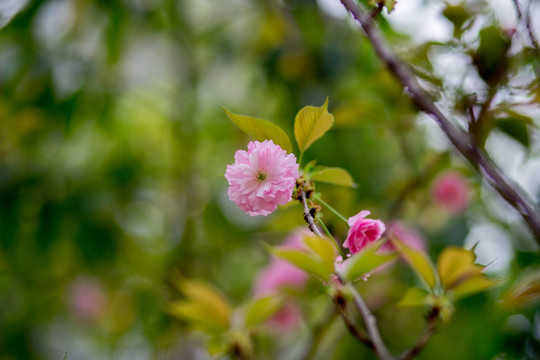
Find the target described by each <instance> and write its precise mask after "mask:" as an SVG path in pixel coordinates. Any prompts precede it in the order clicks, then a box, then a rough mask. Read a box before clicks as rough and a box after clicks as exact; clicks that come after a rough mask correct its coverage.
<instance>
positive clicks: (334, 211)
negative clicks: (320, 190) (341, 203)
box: [314, 194, 348, 224]
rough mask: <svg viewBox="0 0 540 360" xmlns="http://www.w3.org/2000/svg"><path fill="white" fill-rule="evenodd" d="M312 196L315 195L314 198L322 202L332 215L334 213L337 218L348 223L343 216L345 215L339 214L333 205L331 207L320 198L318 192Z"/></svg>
mask: <svg viewBox="0 0 540 360" xmlns="http://www.w3.org/2000/svg"><path fill="white" fill-rule="evenodd" d="M314 197H315V199H317V200H318V201H319V202H320V203H321V204H323V205H324V206H325V207H326V208H327V209H328V210H330V211H331V212H332V213H333V214H334V215H336V216H337V217H338V218H340V219H341V220H343V221H345V223H347V224H348V221H347V219H346V218H345V216H343V215H341V214H340V213H339V212H338V211H337V210H336V209H334V208H333V207H331V206H330V205H328V204H327V203H326V202H325V201H324V200H323V199H321V197H320V196H319V194H315V195H314Z"/></svg>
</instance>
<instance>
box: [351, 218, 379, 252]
mask: <svg viewBox="0 0 540 360" xmlns="http://www.w3.org/2000/svg"><path fill="white" fill-rule="evenodd" d="M369 214H371V212H369V211H367V210H362V211H360V212H359V213H358V214H356V215H355V216H353V217H350V218H349V219H348V223H349V227H350V228H349V233H348V234H347V239H346V240H345V242H344V243H343V247H344V248H348V249H349V251H350V252H351V254H354V253H356V252H358V251H360V250H362V249H363V248H364V247H366V246H367V245H369V244H371V243H372V242H375V241H377V240H378V239H379V238H380V237H381V235H382V233H383V232H384V230H385V226H384V224H383V222H382V221H380V220H373V219H364V218H365V217H366V216H368V215H369Z"/></svg>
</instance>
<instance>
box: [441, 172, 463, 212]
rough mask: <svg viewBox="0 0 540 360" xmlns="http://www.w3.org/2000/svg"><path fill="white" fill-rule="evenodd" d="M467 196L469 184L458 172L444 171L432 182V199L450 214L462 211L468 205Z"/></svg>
mask: <svg viewBox="0 0 540 360" xmlns="http://www.w3.org/2000/svg"><path fill="white" fill-rule="evenodd" d="M469 198H470V191H469V185H468V184H467V183H466V182H465V179H464V178H463V176H462V175H461V174H460V173H457V172H453V171H448V172H445V173H443V174H441V175H439V176H438V177H437V179H435V182H434V183H433V200H434V201H435V203H437V204H439V205H441V206H443V207H444V208H445V209H446V210H448V211H449V212H451V213H452V214H460V213H462V212H463V211H464V210H465V209H466V208H467V206H468V205H469Z"/></svg>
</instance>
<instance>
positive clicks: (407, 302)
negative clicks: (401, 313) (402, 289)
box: [398, 288, 433, 307]
mask: <svg viewBox="0 0 540 360" xmlns="http://www.w3.org/2000/svg"><path fill="white" fill-rule="evenodd" d="M432 302H433V300H432V295H431V294H430V293H429V292H427V291H426V290H425V289H420V288H409V289H407V292H406V293H405V295H403V298H402V299H401V300H400V302H399V303H398V306H402V307H416V306H424V305H430V304H431V303H432Z"/></svg>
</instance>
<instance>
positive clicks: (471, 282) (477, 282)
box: [454, 274, 498, 300]
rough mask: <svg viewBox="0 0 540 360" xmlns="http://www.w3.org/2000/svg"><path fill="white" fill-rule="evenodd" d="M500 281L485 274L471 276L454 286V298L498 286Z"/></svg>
mask: <svg viewBox="0 0 540 360" xmlns="http://www.w3.org/2000/svg"><path fill="white" fill-rule="evenodd" d="M497 285H498V282H496V281H493V280H491V279H488V278H487V277H485V276H484V275H483V274H482V275H479V276H476V277H473V278H470V279H468V280H467V281H464V282H462V283H461V284H459V285H458V286H456V287H455V288H454V300H458V299H461V298H463V297H465V296H469V295H472V294H476V293H478V292H481V291H484V290H487V289H490V288H492V287H494V286H497Z"/></svg>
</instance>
